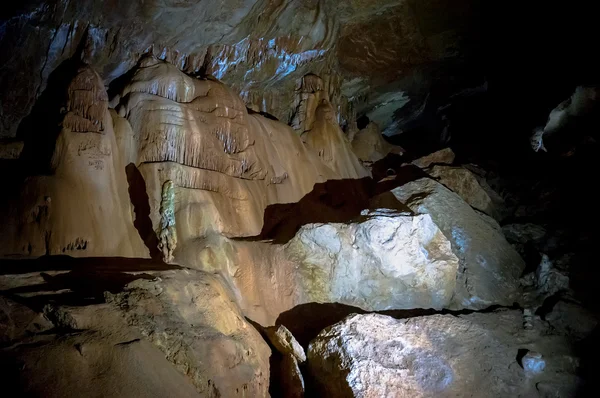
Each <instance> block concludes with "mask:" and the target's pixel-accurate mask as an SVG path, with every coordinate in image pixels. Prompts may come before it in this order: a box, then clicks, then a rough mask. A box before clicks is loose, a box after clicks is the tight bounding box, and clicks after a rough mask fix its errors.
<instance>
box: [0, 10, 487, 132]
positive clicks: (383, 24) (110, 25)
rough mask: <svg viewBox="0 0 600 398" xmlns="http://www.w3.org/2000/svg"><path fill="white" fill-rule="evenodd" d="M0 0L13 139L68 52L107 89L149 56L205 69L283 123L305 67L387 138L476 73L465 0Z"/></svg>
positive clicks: (473, 30) (3, 120)
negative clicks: (6, 1) (11, 0)
mask: <svg viewBox="0 0 600 398" xmlns="http://www.w3.org/2000/svg"><path fill="white" fill-rule="evenodd" d="M2 7H3V11H2V15H1V19H0V64H2V69H0V92H1V99H0V101H1V104H0V136H2V137H5V138H7V137H15V136H16V135H17V130H18V126H19V123H20V121H21V120H22V119H23V118H24V117H25V116H26V115H28V114H29V113H30V111H31V109H32V107H33V105H34V104H35V101H36V99H37V98H38V97H39V95H40V94H41V93H42V92H43V91H44V89H45V87H46V84H47V81H48V78H49V76H50V75H51V73H52V72H53V71H55V70H56V69H57V68H58V67H59V65H60V64H61V63H62V62H64V61H65V60H67V59H69V58H71V57H73V56H74V55H77V56H78V57H82V58H83V60H84V61H85V62H87V63H89V64H90V65H92V66H93V67H94V68H95V69H96V70H97V71H98V72H99V74H100V75H101V77H102V78H103V79H104V82H105V85H106V86H107V87H109V88H113V90H112V92H114V91H115V87H116V86H118V84H119V77H120V76H123V75H125V74H126V73H127V72H128V71H129V70H131V69H132V68H133V67H134V66H135V65H136V64H137V62H138V61H139V59H140V58H141V57H142V56H143V55H144V54H145V53H152V54H153V55H155V56H157V57H158V58H161V59H164V60H167V61H169V62H171V63H173V64H175V65H176V66H177V67H178V68H180V69H181V70H182V71H184V72H185V73H187V74H190V75H206V74H210V75H213V76H214V77H216V78H218V79H220V80H222V81H223V82H225V83H226V84H228V85H230V86H231V87H233V88H234V90H236V91H237V92H238V93H239V94H240V96H241V97H242V98H243V100H244V101H245V102H246V105H247V106H248V107H249V108H251V109H253V110H255V111H259V112H265V113H268V114H270V115H273V116H275V117H277V118H278V119H279V120H281V121H283V122H285V123H291V121H292V119H293V116H294V99H295V94H294V91H295V90H296V89H297V84H298V81H299V80H300V79H301V77H302V76H304V75H306V74H308V73H314V74H317V75H319V76H321V77H323V78H324V80H325V81H326V85H327V89H328V90H329V94H330V97H331V98H332V99H333V101H332V102H333V103H334V105H336V106H337V113H338V115H337V117H338V121H339V122H340V124H341V125H342V126H344V127H345V128H346V127H347V126H348V125H349V124H352V123H353V122H354V119H355V118H356V115H357V114H358V115H368V116H369V117H370V118H371V119H372V120H374V121H376V122H377V123H378V124H379V125H380V127H381V128H382V131H384V133H386V134H388V135H394V134H397V133H398V132H401V131H402V125H403V122H404V121H407V120H409V119H410V118H411V117H412V116H414V115H418V113H419V112H420V111H422V109H423V107H424V106H425V105H426V102H427V100H428V99H431V98H429V97H430V94H431V92H432V90H435V91H436V92H437V93H440V94H439V95H441V96H442V97H449V96H450V95H452V94H455V93H457V92H460V91H461V90H464V89H466V88H470V87H474V86H479V85H481V84H482V83H483V79H484V78H483V75H482V74H481V73H480V72H479V71H477V70H474V69H473V67H472V65H470V63H469V60H470V57H471V54H472V53H473V52H474V51H475V50H476V49H477V45H478V44H477V38H478V37H479V36H478V34H479V31H478V30H479V27H478V26H477V24H476V23H474V22H473V21H477V20H478V19H477V18H473V16H474V15H476V14H477V13H478V12H479V9H478V6H477V1H473V0H459V1H450V0H425V1H415V0H350V1H344V2H339V1H337V0H224V1H221V0H219V1H217V0H202V1H198V0H151V1H127V2H124V1H114V0H111V1H100V0H81V1H69V0H45V1H42V0H33V1H25V2H20V3H18V4H12V5H3V6H2ZM466 71H469V73H466ZM116 90H118V88H117V89H116ZM110 93H111V90H110V89H109V94H110ZM439 101H442V102H443V100H438V102H439Z"/></svg>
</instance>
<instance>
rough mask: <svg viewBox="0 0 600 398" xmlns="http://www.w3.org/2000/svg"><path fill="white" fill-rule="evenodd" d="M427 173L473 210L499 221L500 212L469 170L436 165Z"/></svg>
mask: <svg viewBox="0 0 600 398" xmlns="http://www.w3.org/2000/svg"><path fill="white" fill-rule="evenodd" d="M427 173H428V174H429V175H431V176H432V177H435V178H436V179H437V180H438V181H439V182H440V183H442V184H444V185H445V186H446V187H448V188H450V189H451V190H452V191H453V192H455V193H456V194H457V195H458V196H460V197H461V198H463V200H464V201H465V202H467V203H468V204H469V205H471V207H473V208H474V209H477V210H479V211H482V212H483V213H485V214H487V215H489V216H492V217H494V218H495V219H500V211H498V209H497V208H496V204H495V203H494V200H493V199H492V198H491V197H490V195H489V194H488V192H486V191H485V189H483V187H482V186H481V185H480V184H479V181H478V180H477V178H476V177H475V175H474V174H473V173H471V172H470V171H469V170H467V169H465V168H463V167H453V166H443V165H436V166H433V167H431V169H430V170H428V171H427Z"/></svg>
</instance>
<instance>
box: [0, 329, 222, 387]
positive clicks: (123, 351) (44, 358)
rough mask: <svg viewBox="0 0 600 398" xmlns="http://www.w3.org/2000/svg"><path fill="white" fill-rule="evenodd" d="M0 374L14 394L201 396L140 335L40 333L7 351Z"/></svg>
mask: <svg viewBox="0 0 600 398" xmlns="http://www.w3.org/2000/svg"><path fill="white" fill-rule="evenodd" d="M0 370H1V371H2V376H3V377H2V384H3V388H6V390H7V391H11V392H12V393H8V395H12V396H31V397H48V398H63V397H65V398H76V397H100V396H101V397H107V398H118V397H155V398H159V397H185V398H188V397H189V398H192V397H200V396H201V395H199V394H198V393H197V392H196V389H195V388H194V386H193V384H192V383H191V382H190V380H189V378H187V377H186V376H185V375H183V374H181V373H180V372H178V371H177V369H175V367H173V365H172V364H171V363H169V361H168V360H167V359H165V356H164V355H163V353H162V352H161V351H160V350H159V349H158V348H157V347H155V346H154V345H152V344H151V343H149V342H148V341H145V340H143V339H139V338H137V336H127V335H121V334H104V333H101V332H97V331H89V330H88V331H76V332H72V333H68V334H65V335H56V334H49V333H47V334H44V335H37V336H33V337H31V338H28V339H26V340H23V341H21V344H16V345H15V346H13V347H9V348H5V349H3V350H2V352H1V355H0ZM17 392H19V393H20V394H18V393H17ZM13 394H14V395H13ZM204 396H210V395H204ZM213 396H214V395H213Z"/></svg>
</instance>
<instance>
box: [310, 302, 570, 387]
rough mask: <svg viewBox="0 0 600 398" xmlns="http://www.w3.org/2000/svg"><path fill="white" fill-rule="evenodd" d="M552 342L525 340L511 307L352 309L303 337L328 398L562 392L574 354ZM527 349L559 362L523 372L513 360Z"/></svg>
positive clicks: (314, 372)
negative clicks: (420, 312)
mask: <svg viewBox="0 0 600 398" xmlns="http://www.w3.org/2000/svg"><path fill="white" fill-rule="evenodd" d="M535 333H539V332H535ZM553 340H554V337H552V336H543V337H538V339H537V340H536V342H535V343H532V340H531V336H528V333H527V332H526V331H524V330H523V329H522V327H521V314H520V313H519V312H518V311H501V312H498V313H490V314H472V315H461V316H457V317H455V316H452V315H433V316H428V317H416V318H411V319H403V320H396V319H393V318H391V317H388V316H382V315H376V314H371V315H352V316H349V317H348V318H346V319H345V320H344V321H342V322H340V323H338V324H336V325H333V326H331V327H330V328H327V329H325V330H323V331H322V332H321V333H320V334H319V335H318V336H317V337H316V338H315V339H314V340H313V341H312V342H311V343H310V346H309V349H308V363H309V366H310V374H311V375H312V376H313V377H314V378H315V380H316V381H317V385H318V389H319V392H321V394H322V395H323V396H328V397H390V396H396V397H405V396H406V397H409V396H410V397H440V396H454V395H464V394H474V395H477V396H481V397H500V396H507V395H510V396H531V395H533V396H536V395H537V394H538V393H540V392H542V396H544V394H546V393H549V392H550V391H552V392H553V393H555V394H557V395H558V396H569V395H570V394H573V393H575V392H576V385H577V376H576V374H575V368H574V367H572V366H569V365H568V363H569V362H570V361H572V360H573V355H574V352H572V351H569V350H568V349H562V350H560V351H554V350H553V349H550V347H552V346H553V345H554V344H555V341H553ZM529 349H531V350H532V351H533V349H535V350H540V351H541V352H543V353H544V354H545V355H544V357H545V358H546V363H547V364H548V365H547V366H556V367H557V368H560V367H561V366H565V365H566V367H565V368H562V369H561V371H560V373H554V372H555V371H556V369H557V368H554V369H548V368H547V369H545V371H544V372H543V373H542V372H541V371H540V372H537V373H538V374H534V375H529V374H527V371H526V370H525V369H523V368H522V367H520V366H519V365H518V364H517V362H516V361H515V356H517V355H518V353H519V351H520V350H525V351H527V350H529ZM476 368H478V369H481V370H479V371H478V370H476ZM538 369H539V367H538ZM566 369H569V370H568V371H566Z"/></svg>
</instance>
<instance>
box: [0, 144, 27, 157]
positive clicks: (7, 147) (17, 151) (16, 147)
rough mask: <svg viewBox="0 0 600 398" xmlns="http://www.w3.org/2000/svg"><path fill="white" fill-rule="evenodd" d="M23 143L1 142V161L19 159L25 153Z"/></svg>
mask: <svg viewBox="0 0 600 398" xmlns="http://www.w3.org/2000/svg"><path fill="white" fill-rule="evenodd" d="M23 145H24V142H23V141H15V140H10V141H4V142H3V141H0V160H14V159H18V158H19V156H21V152H23Z"/></svg>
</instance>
